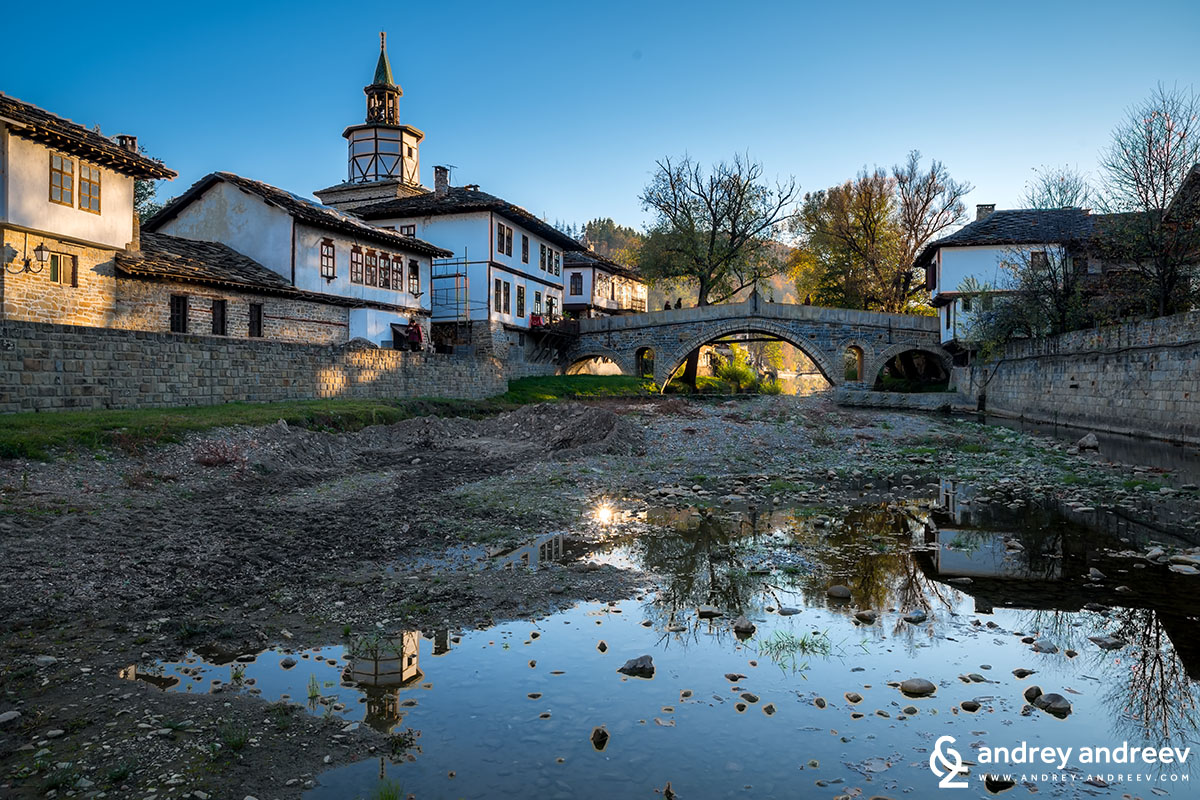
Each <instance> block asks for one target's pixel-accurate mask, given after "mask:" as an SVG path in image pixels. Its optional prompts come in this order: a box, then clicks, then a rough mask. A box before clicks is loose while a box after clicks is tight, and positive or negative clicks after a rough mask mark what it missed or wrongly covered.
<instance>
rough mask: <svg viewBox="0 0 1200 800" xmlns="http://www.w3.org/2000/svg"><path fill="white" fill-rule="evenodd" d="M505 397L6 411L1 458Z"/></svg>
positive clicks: (475, 412)
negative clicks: (236, 426) (225, 429)
mask: <svg viewBox="0 0 1200 800" xmlns="http://www.w3.org/2000/svg"><path fill="white" fill-rule="evenodd" d="M509 408H510V406H509V405H507V404H505V403H504V402H499V401H498V399H494V400H482V401H469V400H442V399H415V400H358V399H336V400H295V401H288V402H282V403H226V404H224V405H214V406H191V407H188V408H139V409H122V410H96V411H57V412H46V413H37V412H25V413H20V414H6V415H3V416H0V458H34V459H39V460H46V459H48V458H50V457H51V455H52V454H54V453H55V452H57V451H62V450H67V449H70V448H78V447H82V448H86V449H100V448H105V447H118V448H121V449H123V450H126V451H130V452H138V451H140V450H143V449H145V448H147V447H151V446H153V445H156V444H161V443H166V442H176V441H179V440H180V439H181V438H182V437H183V436H184V435H186V434H188V433H192V432H195V431H203V430H209V429H211V428H220V427H225V426H230V425H250V426H253V425H270V424H272V423H274V422H276V421H277V420H280V419H282V420H285V421H286V422H287V423H288V424H289V425H293V426H299V427H302V428H310V429H314V430H331V431H354V430H358V429H360V428H364V427H366V426H368V425H378V424H388V423H392V422H399V421H400V420H403V419H408V418H410V417H419V416H424V415H428V414H439V415H445V416H454V415H457V416H472V417H481V416H487V415H489V414H495V413H499V412H501V411H505V410H508V409H509Z"/></svg>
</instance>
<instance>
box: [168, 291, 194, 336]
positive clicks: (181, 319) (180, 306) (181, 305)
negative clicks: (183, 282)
mask: <svg viewBox="0 0 1200 800" xmlns="http://www.w3.org/2000/svg"><path fill="white" fill-rule="evenodd" d="M188 305H189V304H188V296H187V295H186V294H173V295H171V300H170V311H171V315H170V319H169V321H168V323H167V324H168V326H169V328H170V330H171V333H187V332H188Z"/></svg>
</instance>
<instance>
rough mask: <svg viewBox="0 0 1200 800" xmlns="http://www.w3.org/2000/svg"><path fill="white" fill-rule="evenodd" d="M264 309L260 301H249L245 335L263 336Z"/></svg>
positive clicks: (251, 336) (259, 337) (252, 337)
mask: <svg viewBox="0 0 1200 800" xmlns="http://www.w3.org/2000/svg"><path fill="white" fill-rule="evenodd" d="M263 312H264V309H263V304H262V303H251V304H250V310H249V313H248V323H247V329H246V335H247V336H249V337H250V338H251V339H261V338H263V317H264V313H263Z"/></svg>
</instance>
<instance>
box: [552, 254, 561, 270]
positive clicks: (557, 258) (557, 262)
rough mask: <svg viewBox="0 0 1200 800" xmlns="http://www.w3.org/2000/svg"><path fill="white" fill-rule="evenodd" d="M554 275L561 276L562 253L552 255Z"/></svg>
mask: <svg viewBox="0 0 1200 800" xmlns="http://www.w3.org/2000/svg"><path fill="white" fill-rule="evenodd" d="M554 274H555V275H562V253H559V252H555V253H554Z"/></svg>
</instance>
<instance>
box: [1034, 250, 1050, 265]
mask: <svg viewBox="0 0 1200 800" xmlns="http://www.w3.org/2000/svg"><path fill="white" fill-rule="evenodd" d="M1048 263H1049V262H1048V261H1047V260H1046V251H1045V250H1034V251H1033V252H1032V253H1030V254H1029V266H1031V267H1033V268H1034V269H1045V268H1046V266H1047V265H1048Z"/></svg>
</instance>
